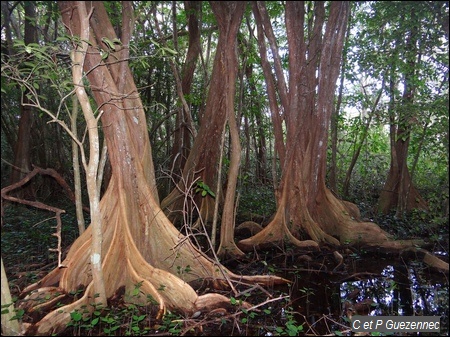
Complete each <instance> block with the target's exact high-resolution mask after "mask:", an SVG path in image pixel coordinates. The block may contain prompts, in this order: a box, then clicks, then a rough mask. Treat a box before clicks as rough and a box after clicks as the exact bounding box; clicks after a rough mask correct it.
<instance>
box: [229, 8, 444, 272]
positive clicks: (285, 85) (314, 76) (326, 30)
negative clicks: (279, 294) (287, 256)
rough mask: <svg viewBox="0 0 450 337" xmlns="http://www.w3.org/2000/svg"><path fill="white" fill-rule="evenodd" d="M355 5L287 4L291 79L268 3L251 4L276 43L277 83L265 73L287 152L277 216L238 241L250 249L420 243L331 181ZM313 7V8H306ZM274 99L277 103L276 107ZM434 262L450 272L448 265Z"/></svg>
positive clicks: (273, 49)
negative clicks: (340, 84) (365, 217)
mask: <svg viewBox="0 0 450 337" xmlns="http://www.w3.org/2000/svg"><path fill="white" fill-rule="evenodd" d="M309 6H313V9H312V8H309ZM349 6H350V4H349V3H348V2H343V1H333V2H331V3H329V4H328V6H327V8H326V7H325V2H320V1H317V2H314V3H312V4H311V3H305V2H302V1H295V2H294V1H288V2H286V5H285V22H286V23H285V25H286V36H287V43H288V60H289V62H288V69H287V74H288V80H287V81H286V80H285V77H284V76H285V72H284V71H283V67H282V62H281V55H280V52H279V49H278V45H277V41H276V38H275V34H274V30H273V27H272V25H271V21H270V18H269V15H268V11H267V9H266V5H265V3H264V2H256V3H253V12H254V16H255V20H256V22H257V27H258V30H261V31H264V33H265V36H266V37H267V40H268V41H269V45H270V47H271V52H272V57H273V61H274V66H273V68H274V69H275V76H276V81H273V80H272V76H273V75H272V74H271V73H267V72H266V73H265V76H266V82H267V86H268V88H269V89H270V87H271V86H273V85H274V83H277V86H276V89H277V91H276V92H277V93H278V94H279V97H280V102H281V103H280V104H281V107H282V109H280V110H282V111H283V117H284V121H285V125H286V143H285V144H284V146H285V152H284V153H282V154H280V158H281V160H280V162H281V167H282V178H281V181H280V185H279V189H278V191H277V194H278V196H279V198H278V205H277V206H278V208H277V211H276V214H275V216H274V218H273V220H272V221H271V222H270V223H269V225H267V226H266V227H265V228H264V229H263V230H262V231H260V232H259V233H257V234H256V235H253V236H252V237H250V238H247V239H244V240H241V241H240V242H238V247H239V248H241V249H242V250H244V251H251V250H253V249H254V248H255V247H261V246H265V245H268V244H270V243H272V242H277V243H279V242H283V241H289V242H291V243H293V244H295V245H297V246H299V247H303V248H306V249H311V250H314V249H319V243H328V244H331V245H334V246H339V245H341V244H351V245H364V246H366V247H371V246H376V247H380V246H381V247H385V248H387V249H402V248H405V247H413V245H414V244H415V243H416V242H415V241H405V242H396V241H394V240H391V238H390V236H389V235H388V233H386V232H384V231H383V230H381V229H380V228H379V227H378V226H377V225H376V224H374V223H369V222H361V221H360V220H359V219H360V215H359V210H358V208H357V207H356V205H354V204H351V203H349V202H346V201H343V200H340V199H338V198H337V197H336V196H335V195H334V194H333V193H331V191H329V190H328V189H327V187H326V185H325V175H326V157H327V156H326V154H327V152H326V151H327V141H328V130H329V125H330V118H331V112H332V109H333V104H334V93H335V87H336V80H337V78H338V75H339V68H340V63H341V54H342V48H343V43H344V38H345V31H346V25H347V20H348V13H349ZM307 8H309V9H310V10H308V11H306V9H307ZM259 46H260V49H261V50H262V47H263V46H264V43H262V41H259ZM261 59H262V62H263V67H265V68H266V69H269V68H270V67H268V66H267V62H268V61H267V60H268V58H267V57H265V55H261ZM264 63H266V64H264ZM271 90H272V91H275V88H273V87H272V89H271ZM269 97H275V95H272V96H269ZM276 104H277V103H276V102H272V103H271V107H272V106H276ZM276 124H278V122H276ZM278 148H280V149H281V148H282V146H278ZM283 154H284V155H283ZM305 234H306V237H305ZM303 239H306V240H303ZM427 256H428V257H430V254H428V255H427ZM433 261H435V262H436V263H437V264H439V265H440V266H441V267H442V268H443V269H446V270H448V264H447V263H443V262H442V261H441V260H436V259H433Z"/></svg>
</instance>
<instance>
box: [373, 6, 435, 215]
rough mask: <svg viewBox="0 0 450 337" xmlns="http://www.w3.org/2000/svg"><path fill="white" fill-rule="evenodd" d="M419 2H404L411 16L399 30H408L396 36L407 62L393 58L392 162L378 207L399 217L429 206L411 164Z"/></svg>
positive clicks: (391, 107)
mask: <svg viewBox="0 0 450 337" xmlns="http://www.w3.org/2000/svg"><path fill="white" fill-rule="evenodd" d="M402 5H404V4H402ZM423 5H424V4H422V5H421V7H422V6H423ZM416 6H417V4H415V5H414V6H411V5H409V6H405V8H404V10H402V11H401V12H402V13H403V14H404V15H405V16H407V17H408V20H404V19H405V17H404V16H403V17H402V18H401V19H400V18H399V25H400V29H399V30H400V31H402V32H404V33H405V34H406V39H405V40H403V38H402V37H399V36H398V37H397V39H396V42H395V45H394V49H399V51H398V52H394V55H403V59H404V60H405V62H404V64H403V66H402V65H400V64H399V63H400V62H399V61H398V60H395V59H394V58H393V59H392V60H391V61H392V65H391V67H392V68H393V69H392V71H391V72H390V75H391V77H390V79H389V80H390V83H391V85H390V97H391V103H390V104H389V121H390V142H391V162H390V168H389V173H388V176H387V179H386V183H385V185H384V187H383V189H382V191H381V194H380V198H379V201H378V209H379V211H381V212H382V213H384V214H387V213H389V211H390V210H392V209H395V210H396V215H397V216H399V217H402V216H403V214H404V213H405V212H409V211H412V210H413V209H425V210H426V209H428V205H427V203H426V202H425V200H424V199H423V198H422V196H421V195H420V193H419V191H418V190H417V188H416V187H415V186H414V184H413V181H412V179H411V175H410V172H409V168H408V151H409V144H410V137H411V129H412V124H413V123H414V120H415V119H416V116H415V115H416V114H415V113H414V110H415V109H414V98H415V96H416V94H417V85H418V84H417V81H416V80H415V78H416V77H417V72H418V71H417V67H418V66H419V65H418V62H419V60H420V58H421V55H420V53H421V52H420V51H418V44H419V39H420V37H419V34H420V31H421V27H420V25H421V23H420V19H419V18H418V16H417V13H416V11H417V8H416ZM402 26H406V27H405V28H403V27H402ZM399 76H401V77H403V83H402V85H403V94H402V98H401V99H400V100H399V102H397V95H396V92H397V91H398V90H399V88H398V80H397V78H398V77H399Z"/></svg>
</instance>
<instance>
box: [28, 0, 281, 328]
mask: <svg viewBox="0 0 450 337" xmlns="http://www.w3.org/2000/svg"><path fill="white" fill-rule="evenodd" d="M58 5H59V8H60V11H61V14H62V18H63V22H64V24H65V26H66V27H67V29H68V32H69V34H73V35H72V36H73V37H74V38H75V37H77V36H80V19H82V18H80V7H79V6H86V13H89V14H88V15H90V16H91V18H90V25H91V27H90V28H91V33H90V39H89V42H90V46H89V49H88V53H87V55H86V58H85V60H84V70H85V73H86V74H87V79H88V80H89V83H90V88H91V90H92V92H93V95H94V98H95V100H96V103H97V106H98V107H99V108H100V113H101V114H102V115H101V122H102V125H103V131H104V133H105V139H106V142H107V146H108V151H109V156H110V161H111V166H112V174H111V179H110V182H109V184H108V187H107V190H106V191H105V193H104V195H103V197H102V199H101V201H100V204H99V211H100V214H101V217H102V234H103V242H102V251H103V252H105V254H103V259H102V261H101V262H102V270H103V274H104V279H105V290H106V296H107V297H108V298H110V297H111V296H113V295H114V294H115V293H116V292H117V291H118V290H119V289H120V288H125V295H131V293H132V292H133V290H134V289H135V288H136V287H137V286H138V284H139V286H140V288H139V289H140V291H141V292H142V293H143V294H145V295H147V296H142V297H133V296H129V298H130V300H133V301H136V302H141V303H143V304H147V305H152V304H151V303H149V302H148V296H151V297H152V298H153V299H154V300H155V301H156V303H157V311H158V318H160V317H161V316H162V315H163V314H164V313H165V312H166V310H167V309H170V310H172V311H179V312H182V313H183V314H186V315H188V316H190V315H192V314H193V313H194V312H196V311H203V310H211V309H212V308H214V307H217V306H224V305H228V303H229V299H227V298H225V297H224V296H222V295H220V294H205V295H202V296H198V295H197V293H196V292H195V291H194V289H193V288H192V287H191V286H190V285H189V282H193V283H195V281H197V280H202V279H211V282H212V286H215V287H218V288H219V287H225V286H227V285H228V286H231V287H232V284H231V281H232V280H234V279H236V280H237V279H239V280H242V279H244V280H247V281H249V282H258V283H261V284H273V283H275V284H276V283H284V282H286V280H284V279H282V278H279V277H271V276H270V277H264V276H238V275H235V274H233V273H232V272H230V271H228V270H226V269H225V268H223V267H222V266H221V265H220V264H218V263H216V262H215V261H212V260H211V259H209V258H208V257H207V256H206V255H204V254H203V253H202V252H200V251H198V250H197V249H196V248H195V247H194V246H193V245H192V243H191V242H190V240H189V239H188V238H187V237H185V236H183V235H182V234H181V233H180V232H179V231H178V230H177V229H176V228H175V227H174V226H173V225H172V223H171V222H170V221H169V220H168V218H167V217H166V216H165V215H164V213H163V212H162V211H161V208H160V207H159V203H158V197H157V191H156V187H155V186H156V184H155V176H154V170H153V162H152V158H151V148H150V142H149V138H148V132H147V124H146V121H145V114H144V110H143V107H142V104H141V101H140V98H139V95H138V92H137V89H136V87H135V84H134V82H133V77H132V74H131V72H130V69H129V68H128V66H126V63H125V61H124V60H126V59H127V51H126V50H125V48H126V46H127V45H128V42H129V35H128V32H127V31H126V29H130V27H131V24H132V20H131V18H130V17H129V16H127V15H125V16H124V18H123V26H127V25H130V26H129V27H128V28H127V27H123V28H122V29H123V31H122V34H121V36H122V38H123V40H122V41H121V42H122V43H121V44H120V45H119V44H118V45H117V50H110V49H107V46H106V45H105V44H103V41H105V40H104V39H108V40H110V41H115V39H116V38H117V36H116V35H115V32H114V29H113V27H112V25H111V23H110V21H109V18H108V16H107V13H106V11H105V8H104V7H103V4H102V2H92V3H91V2H72V1H61V2H59V3H58ZM126 5H130V4H129V3H128V4H126ZM91 6H92V7H91ZM124 13H129V12H128V11H126V10H124ZM100 49H101V50H102V51H103V53H105V52H109V53H110V55H109V57H107V58H103V59H102V56H101V54H100V52H99V50H100ZM117 60H120V62H117ZM124 64H125V66H124ZM92 230H93V227H92V226H89V227H88V228H87V229H86V231H85V232H84V233H83V234H82V235H81V236H80V237H79V238H78V239H77V240H76V241H75V242H74V243H73V244H72V246H71V248H70V250H69V252H68V254H67V257H66V259H65V260H64V261H63V263H62V265H63V266H62V267H61V268H56V269H54V270H53V271H52V272H50V273H49V274H48V275H47V276H46V277H44V278H43V279H42V280H40V281H39V282H37V283H35V284H33V285H30V286H29V287H27V288H26V289H25V290H24V291H23V294H29V292H30V291H32V290H35V289H40V291H37V292H33V293H31V294H29V295H28V296H27V297H26V298H25V300H24V301H23V302H22V304H21V306H23V307H24V308H26V309H27V310H30V311H33V309H37V308H39V309H40V310H41V311H42V312H46V310H47V309H51V308H53V306H54V303H56V302H55V301H59V300H61V299H62V298H64V297H67V294H68V293H69V292H71V291H75V290H79V289H80V288H81V289H85V291H84V293H83V295H82V297H81V298H79V299H78V300H76V301H75V302H72V303H70V304H67V305H65V306H63V307H59V308H56V309H55V310H53V311H50V312H49V313H48V314H46V316H45V317H43V318H41V319H40V320H39V321H38V322H37V323H35V324H32V325H31V326H30V327H29V329H28V331H27V333H28V334H33V335H45V334H48V333H50V332H51V333H57V332H60V331H61V330H63V329H64V328H65V327H66V324H67V323H68V322H69V321H70V313H71V312H73V311H74V310H77V309H80V308H81V307H83V306H85V307H86V309H87V310H93V309H94V308H95V306H93V305H92V304H93V302H94V296H95V292H94V289H93V282H92V269H91V268H92V265H91V263H90V261H89V259H90V254H91V241H92V239H93V234H92ZM55 291H57V292H58V293H60V294H61V295H60V296H58V297H57V298H56V299H55V298H54V296H53V297H51V296H50V294H51V293H52V292H53V293H54V292H55ZM48 297H51V299H50V301H49V302H46V301H47V300H48ZM31 300H37V301H38V302H37V306H36V307H33V306H32V305H33V304H34V303H36V302H34V301H31ZM43 302H44V303H43ZM45 302H46V303H45ZM153 305H154V304H153ZM244 305H245V304H244ZM33 323H34V322H33Z"/></svg>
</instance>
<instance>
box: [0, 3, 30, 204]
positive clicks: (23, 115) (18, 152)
mask: <svg viewBox="0 0 450 337" xmlns="http://www.w3.org/2000/svg"><path fill="white" fill-rule="evenodd" d="M35 5H36V4H35V2H34V1H25V2H24V11H25V27H24V32H25V33H24V43H25V45H28V44H30V43H34V44H36V43H37V40H38V36H37V29H36V24H35V20H36V7H35ZM2 6H3V4H2ZM6 6H7V5H6ZM8 17H9V14H8ZM10 49H12V46H10ZM27 94H28V92H25V93H24V95H23V102H22V104H21V105H20V110H21V111H20V121H19V130H18V133H17V140H16V144H15V149H14V154H15V158H14V166H13V167H12V172H11V177H10V180H11V184H14V183H16V182H18V181H19V180H20V179H22V178H23V177H24V176H25V175H26V174H27V173H28V172H29V171H31V151H30V149H31V146H32V137H31V126H32V124H33V119H34V113H33V109H32V108H31V107H30V106H29V105H28V103H30V102H29V99H28V95H27ZM20 194H22V195H23V196H25V197H28V198H30V197H33V194H34V191H33V189H32V185H29V186H28V187H27V188H26V189H24V190H21V192H20Z"/></svg>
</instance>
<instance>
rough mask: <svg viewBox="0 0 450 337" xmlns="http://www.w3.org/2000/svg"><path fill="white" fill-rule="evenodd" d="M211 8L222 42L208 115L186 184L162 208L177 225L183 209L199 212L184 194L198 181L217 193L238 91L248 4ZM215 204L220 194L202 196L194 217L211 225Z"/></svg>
mask: <svg viewBox="0 0 450 337" xmlns="http://www.w3.org/2000/svg"><path fill="white" fill-rule="evenodd" d="M211 7H212V10H213V12H214V14H215V17H216V20H217V22H218V26H219V39H218V43H217V50H216V55H215V59H214V65H213V71H212V77H211V84H210V88H209V94H208V99H207V102H206V108H205V112H204V115H203V116H202V118H201V125H200V129H199V131H198V134H197V137H196V138H195V140H194V145H193V147H192V150H191V152H190V154H189V157H188V159H187V162H186V165H185V166H184V169H183V178H182V181H181V182H180V183H179V184H178V187H177V188H175V189H173V190H172V192H171V193H170V194H169V195H168V196H167V197H166V198H165V199H164V200H163V201H162V202H161V208H162V209H163V210H164V211H165V212H166V214H168V216H169V219H171V220H172V221H174V222H175V221H177V220H179V219H180V218H181V215H182V211H183V210H184V211H185V212H186V211H187V212H189V213H191V212H195V208H196V207H192V208H190V209H188V210H186V209H185V207H186V205H184V199H185V198H184V195H183V194H189V193H194V192H195V191H189V188H192V185H193V184H194V182H196V181H198V182H201V183H202V184H205V185H206V186H208V188H209V189H210V190H211V191H215V190H216V187H217V170H218V168H217V164H218V161H219V155H220V141H221V138H222V130H223V128H224V125H225V123H226V119H227V113H228V109H229V108H230V107H229V106H228V101H227V97H228V95H229V87H233V88H234V86H235V83H236V73H237V56H236V36H237V32H238V30H239V26H240V24H241V21H242V17H243V14H244V9H245V2H236V1H230V2H214V1H213V2H211ZM233 97H234V94H233ZM193 187H195V185H194V186H193ZM215 201H216V202H220V195H216V200H214V199H213V198H212V197H211V196H210V195H206V196H204V197H203V196H202V195H201V194H200V193H198V194H197V195H196V196H195V198H194V202H195V204H196V205H197V207H198V209H199V212H198V214H195V217H194V218H198V219H201V221H203V222H204V223H208V222H210V221H211V220H212V217H213V211H214V202H215ZM191 225H192V224H191ZM194 226H195V225H194Z"/></svg>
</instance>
